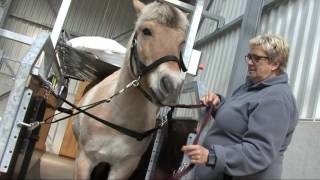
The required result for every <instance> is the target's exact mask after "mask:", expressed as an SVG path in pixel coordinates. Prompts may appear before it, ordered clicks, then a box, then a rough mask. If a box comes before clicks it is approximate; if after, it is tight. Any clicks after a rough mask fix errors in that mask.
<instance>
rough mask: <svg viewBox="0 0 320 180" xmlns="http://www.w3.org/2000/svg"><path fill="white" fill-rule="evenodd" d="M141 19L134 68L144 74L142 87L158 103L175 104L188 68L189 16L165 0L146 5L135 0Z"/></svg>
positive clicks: (136, 31) (135, 73) (135, 39)
mask: <svg viewBox="0 0 320 180" xmlns="http://www.w3.org/2000/svg"><path fill="white" fill-rule="evenodd" d="M133 5H134V8H135V10H136V12H137V15H138V19H137V21H136V25H135V28H134V33H133V35H132V39H131V40H132V41H131V44H130V47H131V48H130V51H129V52H128V53H129V54H130V55H129V59H130V68H131V72H132V75H133V76H135V77H138V76H141V82H142V83H141V88H140V89H142V91H144V94H145V95H146V96H149V99H151V101H152V102H153V103H155V104H157V105H170V104H173V103H174V102H175V101H176V99H177V97H178V94H179V92H180V89H181V85H182V82H183V77H184V76H183V74H182V73H181V71H186V68H185V65H184V63H183V60H182V56H181V50H182V48H183V45H184V42H185V38H186V29H187V26H188V19H187V17H186V14H184V13H183V12H182V11H180V10H178V9H177V8H174V7H172V6H170V5H168V4H166V3H163V2H153V3H151V4H148V5H145V4H143V3H142V2H140V1H138V0H133Z"/></svg>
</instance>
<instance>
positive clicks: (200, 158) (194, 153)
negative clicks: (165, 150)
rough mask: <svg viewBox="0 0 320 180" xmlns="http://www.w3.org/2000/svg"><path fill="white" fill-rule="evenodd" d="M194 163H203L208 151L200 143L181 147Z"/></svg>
mask: <svg viewBox="0 0 320 180" xmlns="http://www.w3.org/2000/svg"><path fill="white" fill-rule="evenodd" d="M181 150H182V151H183V152H184V153H185V154H186V155H187V156H189V158H190V161H191V162H192V163H194V164H205V163H206V162H207V159H208V153H209V151H208V150H207V149H206V148H204V147H202V146H201V145H186V146H183V147H182V149H181Z"/></svg>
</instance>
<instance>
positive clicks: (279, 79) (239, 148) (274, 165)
mask: <svg viewBox="0 0 320 180" xmlns="http://www.w3.org/2000/svg"><path fill="white" fill-rule="evenodd" d="M222 103H223V104H221V106H220V107H219V109H218V110H217V112H216V114H215V123H214V125H213V127H212V128H211V129H210V131H209V132H208V134H207V137H206V139H205V141H204V146H205V147H206V148H208V149H213V150H214V152H215V154H216V157H217V159H216V164H215V166H214V167H208V166H204V165H201V166H200V165H199V166H196V167H195V175H196V179H222V177H223V175H224V174H227V175H230V176H233V179H250V178H251V179H255V180H257V179H280V178H281V172H282V160H283V154H284V151H285V150H286V148H287V146H288V145H289V143H290V141H291V138H292V134H293V131H294V129H295V127H296V124H297V119H298V113H297V107H296V103H295V98H294V96H293V95H292V92H291V90H290V87H289V85H288V76H287V74H286V73H283V74H281V75H279V76H276V77H274V78H271V79H267V80H265V81H263V82H261V83H259V84H255V85H254V84H252V83H251V82H250V80H248V79H247V82H246V83H245V84H243V85H241V86H240V87H239V88H238V89H237V90H236V91H235V92H234V93H233V94H232V96H231V97H230V98H228V99H227V100H226V101H225V102H222Z"/></svg>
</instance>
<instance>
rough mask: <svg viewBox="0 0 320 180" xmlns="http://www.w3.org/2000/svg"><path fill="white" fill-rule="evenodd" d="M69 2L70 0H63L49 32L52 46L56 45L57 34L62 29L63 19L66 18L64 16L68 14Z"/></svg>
mask: <svg viewBox="0 0 320 180" xmlns="http://www.w3.org/2000/svg"><path fill="white" fill-rule="evenodd" d="M70 4H71V0H63V1H62V3H61V6H60V10H59V13H58V16H57V19H56V22H55V24H54V26H53V29H52V33H51V40H52V44H53V47H54V48H55V47H56V44H57V42H58V39H59V35H60V32H61V30H62V27H63V24H64V20H65V19H66V16H67V14H68V11H69V7H70Z"/></svg>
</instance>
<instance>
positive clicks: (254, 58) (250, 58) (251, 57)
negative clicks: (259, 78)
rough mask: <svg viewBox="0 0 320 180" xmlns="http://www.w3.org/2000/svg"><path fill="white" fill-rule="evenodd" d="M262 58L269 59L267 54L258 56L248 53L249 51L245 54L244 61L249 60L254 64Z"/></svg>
mask: <svg viewBox="0 0 320 180" xmlns="http://www.w3.org/2000/svg"><path fill="white" fill-rule="evenodd" d="M263 59H266V60H269V59H270V58H269V57H267V56H258V55H256V54H250V53H249V54H247V55H246V56H245V61H246V62H247V63H248V62H249V61H250V60H251V61H252V62H253V63H254V64H256V63H258V62H259V61H260V60H263Z"/></svg>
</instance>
